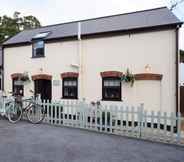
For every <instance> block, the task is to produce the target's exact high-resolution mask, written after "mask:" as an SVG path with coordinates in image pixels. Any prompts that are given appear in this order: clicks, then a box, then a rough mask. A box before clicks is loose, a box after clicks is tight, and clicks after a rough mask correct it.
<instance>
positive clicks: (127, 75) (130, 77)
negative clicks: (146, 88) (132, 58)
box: [121, 69, 135, 87]
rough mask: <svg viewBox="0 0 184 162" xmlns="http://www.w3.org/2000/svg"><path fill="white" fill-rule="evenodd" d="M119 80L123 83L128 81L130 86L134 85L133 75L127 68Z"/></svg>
mask: <svg viewBox="0 0 184 162" xmlns="http://www.w3.org/2000/svg"><path fill="white" fill-rule="evenodd" d="M121 80H122V81H123V82H125V83H130V85H131V87H132V86H133V85H134V81H135V77H134V75H133V74H132V73H131V72H130V70H129V69H127V70H126V73H125V74H124V75H123V76H122V77H121Z"/></svg>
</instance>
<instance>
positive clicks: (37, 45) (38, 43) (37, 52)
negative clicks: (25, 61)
mask: <svg viewBox="0 0 184 162" xmlns="http://www.w3.org/2000/svg"><path fill="white" fill-rule="evenodd" d="M44 51H45V50H44V41H43V40H35V41H33V57H44V56H45V54H44Z"/></svg>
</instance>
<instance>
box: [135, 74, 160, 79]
mask: <svg viewBox="0 0 184 162" xmlns="http://www.w3.org/2000/svg"><path fill="white" fill-rule="evenodd" d="M134 77H135V80H162V77H163V75H162V74H152V73H140V74H134Z"/></svg>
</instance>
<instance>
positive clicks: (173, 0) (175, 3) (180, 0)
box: [170, 0, 184, 11]
mask: <svg viewBox="0 0 184 162" xmlns="http://www.w3.org/2000/svg"><path fill="white" fill-rule="evenodd" d="M183 2H184V0H171V7H170V10H171V11H172V10H174V9H175V8H176V7H177V6H178V5H179V4H180V3H183Z"/></svg>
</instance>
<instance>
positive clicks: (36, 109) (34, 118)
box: [27, 104, 45, 124]
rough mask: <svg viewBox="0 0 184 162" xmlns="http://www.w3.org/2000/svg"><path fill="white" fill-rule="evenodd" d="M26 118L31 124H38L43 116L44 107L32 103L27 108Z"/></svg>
mask: <svg viewBox="0 0 184 162" xmlns="http://www.w3.org/2000/svg"><path fill="white" fill-rule="evenodd" d="M27 118H28V120H29V121H30V122H31V123H33V124H38V123H41V122H42V121H43V119H44V118H45V109H44V107H43V106H41V105H39V104H32V105H31V106H30V108H29V109H28V110H27Z"/></svg>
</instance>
